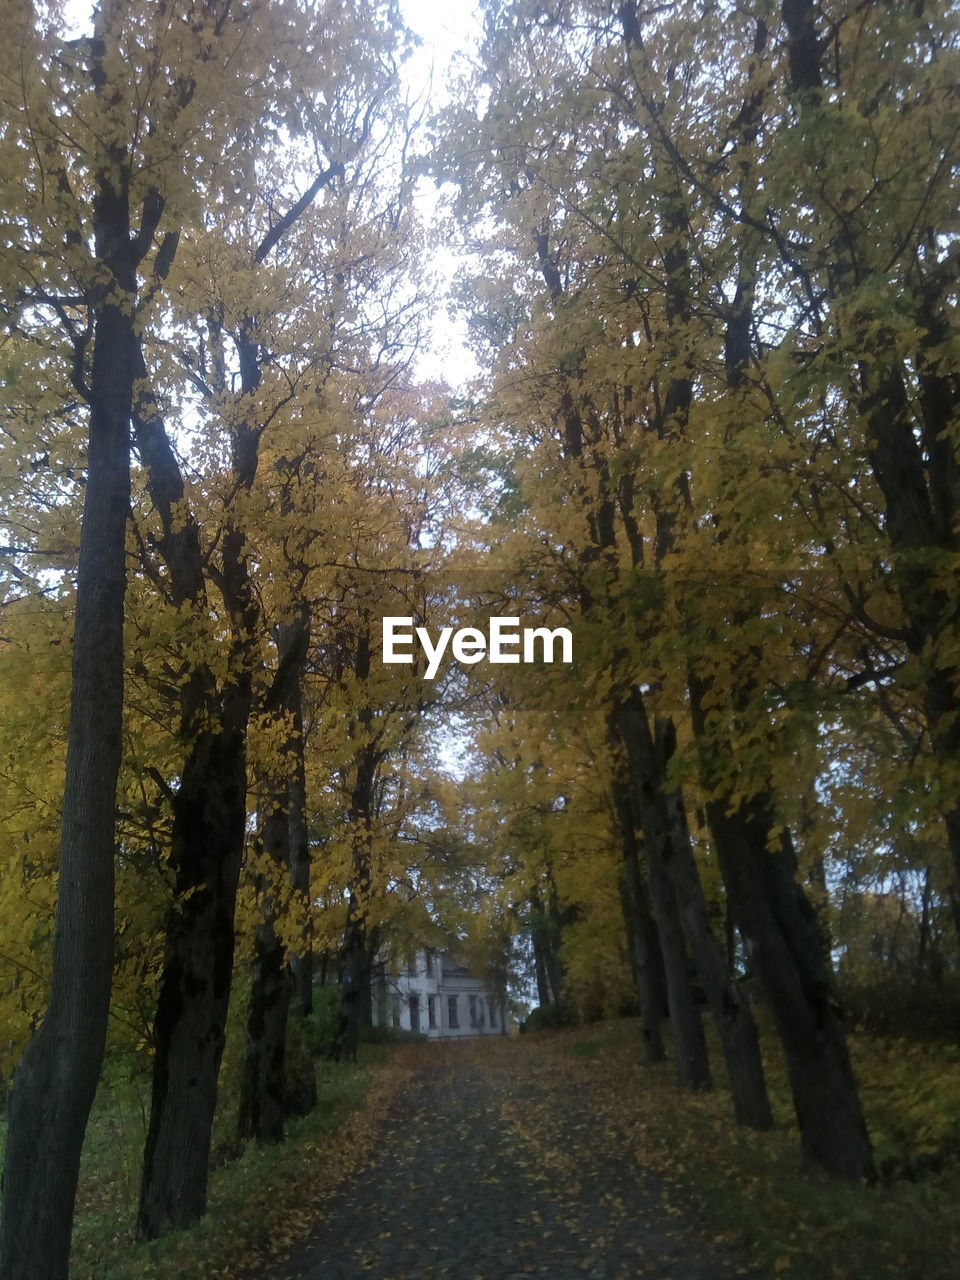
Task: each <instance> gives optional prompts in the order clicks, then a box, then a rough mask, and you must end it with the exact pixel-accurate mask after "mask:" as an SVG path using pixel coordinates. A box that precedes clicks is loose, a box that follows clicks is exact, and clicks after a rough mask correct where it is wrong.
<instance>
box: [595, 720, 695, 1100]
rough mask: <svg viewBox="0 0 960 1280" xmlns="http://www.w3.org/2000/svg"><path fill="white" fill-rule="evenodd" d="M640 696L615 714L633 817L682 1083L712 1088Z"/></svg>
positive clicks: (663, 813)
mask: <svg viewBox="0 0 960 1280" xmlns="http://www.w3.org/2000/svg"><path fill="white" fill-rule="evenodd" d="M639 698H640V695H639V694H636V695H635V697H633V696H629V695H628V697H627V699H623V698H621V699H620V700H619V702H618V704H617V707H616V710H615V717H616V724H617V727H618V729H619V732H620V734H621V739H622V741H623V744H624V747H625V754H626V762H627V766H628V768H629V771H630V782H631V796H632V799H633V812H634V814H635V815H636V820H637V826H638V827H639V828H640V830H641V831H642V833H643V853H644V860H645V862H646V867H647V883H648V884H649V886H650V901H651V903H652V905H653V916H654V919H655V920H656V922H657V934H658V936H659V938H660V950H661V953H662V955H663V968H664V975H665V977H666V984H667V1001H668V1004H669V1006H670V1025H671V1029H672V1031H673V1040H674V1047H675V1051H676V1055H677V1079H678V1081H679V1083H680V1085H681V1086H682V1087H684V1088H690V1089H709V1088H710V1084H711V1081H710V1062H709V1058H708V1055H707V1042H706V1039H705V1038H704V1034H703V1020H702V1018H701V1016H700V1008H699V1006H698V1004H697V1002H696V999H695V992H694V984H693V980H692V974H691V966H690V962H689V959H688V957H687V948H686V941H685V938H684V932H683V925H682V923H681V919H680V910H679V907H678V904H677V898H676V894H675V892H674V888H673V884H672V882H671V880H670V876H669V873H668V871H667V852H668V850H667V846H668V844H669V840H670V832H669V826H668V824H667V821H666V813H665V806H664V803H663V793H662V791H661V789H660V787H659V785H658V780H657V779H656V778H655V777H653V776H652V775H651V773H650V771H649V770H648V768H647V763H648V762H647V761H646V760H645V759H644V753H643V751H642V749H641V743H640V734H641V733H642V731H643V727H644V725H645V716H644V717H643V718H641V716H640V710H639V708H638V705H637V700H638V699H639Z"/></svg>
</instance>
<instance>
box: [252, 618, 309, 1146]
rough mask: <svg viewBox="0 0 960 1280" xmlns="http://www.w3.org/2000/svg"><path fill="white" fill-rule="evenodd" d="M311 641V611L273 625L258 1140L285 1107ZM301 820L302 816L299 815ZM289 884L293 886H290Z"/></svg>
mask: <svg viewBox="0 0 960 1280" xmlns="http://www.w3.org/2000/svg"><path fill="white" fill-rule="evenodd" d="M309 640H310V624H309V616H308V615H307V613H306V611H302V612H301V613H300V615H299V616H298V618H297V619H296V620H295V621H294V622H293V623H290V624H282V625H281V626H279V627H278V629H277V656H278V659H279V661H278V666H277V671H276V673H275V675H274V678H273V681H272V684H271V687H270V690H269V693H268V695H267V698H266V700H265V710H266V711H267V712H268V713H270V714H273V715H274V716H276V717H277V718H278V719H279V720H280V721H281V722H284V721H287V722H288V725H289V728H288V734H287V738H286V740H285V742H284V744H283V749H282V752H281V756H280V759H279V760H278V761H277V762H276V763H275V764H273V765H272V766H271V767H270V768H268V769H267V770H266V776H265V779H264V784H265V791H266V795H265V796H264V798H263V800H262V803H263V806H264V810H265V815H264V818H263V828H262V843H263V850H264V852H265V853H266V855H267V857H268V858H269V861H270V864H271V868H272V883H262V884H261V885H260V888H259V895H260V910H261V919H260V921H259V922H258V924H257V928H256V933H255V938H254V960H253V974H252V979H253V980H252V983H251V988H250V1004H249V1009H248V1016H247V1035H246V1042H245V1053H244V1071H243V1085H242V1088H241V1094H240V1110H239V1116H238V1124H237V1127H238V1136H239V1137H240V1139H241V1141H242V1140H243V1139H245V1138H248V1137H254V1138H256V1140H257V1142H260V1143H268V1142H280V1141H282V1139H283V1136H284V1119H285V1116H286V1112H287V1079H286V1074H287V1023H288V1013H289V1009H290V1001H291V997H292V995H293V973H292V970H291V968H290V966H289V965H288V963H287V953H286V947H285V946H284V944H283V941H282V939H281V937H280V934H279V932H278V930H277V912H278V905H277V901H276V895H277V893H278V892H280V891H284V892H285V890H286V888H287V886H288V885H290V881H291V847H292V846H291V822H292V817H293V815H292V811H291V792H292V789H293V779H294V776H295V774H296V772H297V767H298V761H299V764H300V766H301V767H302V747H303V744H302V740H301V738H300V735H299V734H298V733H297V731H296V729H295V727H294V725H293V717H294V711H295V708H296V707H297V706H298V705H299V701H300V684H301V681H302V679H303V670H304V666H305V664H306V657H307V648H308V645H309ZM301 823H302V819H301ZM290 887H291V888H292V886H290Z"/></svg>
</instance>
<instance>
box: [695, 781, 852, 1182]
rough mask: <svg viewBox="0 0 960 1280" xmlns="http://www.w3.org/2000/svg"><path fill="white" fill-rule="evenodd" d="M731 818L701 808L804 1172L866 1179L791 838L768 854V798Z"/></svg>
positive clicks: (815, 932) (832, 1007)
mask: <svg viewBox="0 0 960 1280" xmlns="http://www.w3.org/2000/svg"><path fill="white" fill-rule="evenodd" d="M731 810H732V806H731V805H730V803H729V802H725V801H718V800H713V801H710V802H709V804H708V806H707V812H708V818H709V822H710V827H711V830H712V832H713V837H714V841H715V843H716V847H717V853H718V855H719V858H720V864H721V867H722V869H723V877H724V881H725V883H726V885H727V890H728V892H729V893H730V894H731V896H732V898H733V902H734V909H735V911H736V913H737V921H738V924H739V927H740V930H741V932H742V933H743V934H744V936H745V937H746V938H747V940H748V942H749V946H750V951H751V958H752V962H753V966H754V969H755V971H756V973H757V977H758V979H759V981H760V985H761V987H762V989H763V992H764V995H765V996H766V999H767V1002H768V1004H769V1006H770V1011H771V1013H772V1015H773V1019H774V1022H775V1023H776V1026H777V1031H778V1033H779V1035H780V1040H781V1042H782V1044H783V1049H784V1054H785V1057H786V1061H787V1074H788V1076H789V1079H790V1088H791V1091H792V1094H793V1102H794V1108H795V1110H796V1114H797V1122H798V1124H799V1127H800V1141H801V1150H802V1154H803V1162H804V1165H805V1166H807V1167H809V1168H815V1169H822V1170H825V1171H826V1172H827V1173H830V1174H832V1175H834V1176H836V1177H840V1178H845V1179H847V1180H849V1181H851V1182H860V1181H864V1180H866V1181H873V1179H874V1178H875V1176H876V1175H875V1170H874V1166H873V1156H872V1153H871V1150H870V1140H869V1138H868V1136H867V1129H866V1125H865V1123H864V1120H863V1113H862V1111H861V1108H860V1098H859V1095H858V1092H857V1085H856V1081H855V1079H854V1076H853V1069H852V1067H851V1065H850V1055H849V1053H848V1051H847V1042H846V1035H845V1033H844V1029H843V1023H842V1021H841V1017H840V1010H839V1007H838V1005H837V1002H836V999H835V996H834V993H833V987H832V982H831V978H830V974H829V971H828V968H827V964H826V961H825V958H824V955H823V951H822V950H821V946H820V929H819V926H818V922H817V916H816V912H815V911H814V910H813V907H812V906H811V905H810V902H809V901H808V899H807V897H806V895H805V894H804V892H803V890H802V888H801V887H800V885H799V884H798V883H797V882H796V879H795V871H796V866H795V859H794V857H793V853H792V848H791V846H790V842H789V837H785V838H784V839H783V841H782V842H781V844H780V847H779V848H777V849H774V850H771V849H770V848H769V842H770V839H771V834H772V831H773V821H772V818H771V815H770V808H769V800H768V799H767V798H766V797H759V796H758V797H752V798H751V799H748V800H745V801H743V803H742V804H741V806H740V808H739V809H737V810H736V812H733V811H731Z"/></svg>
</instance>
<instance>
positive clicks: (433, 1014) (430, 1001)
mask: <svg viewBox="0 0 960 1280" xmlns="http://www.w3.org/2000/svg"><path fill="white" fill-rule="evenodd" d="M427 1022H428V1024H429V1027H430V1030H431V1031H436V1029H437V997H436V996H427Z"/></svg>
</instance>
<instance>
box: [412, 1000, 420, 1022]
mask: <svg viewBox="0 0 960 1280" xmlns="http://www.w3.org/2000/svg"><path fill="white" fill-rule="evenodd" d="M410 1030H411V1031H419V1030H420V997H419V996H411V997H410Z"/></svg>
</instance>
